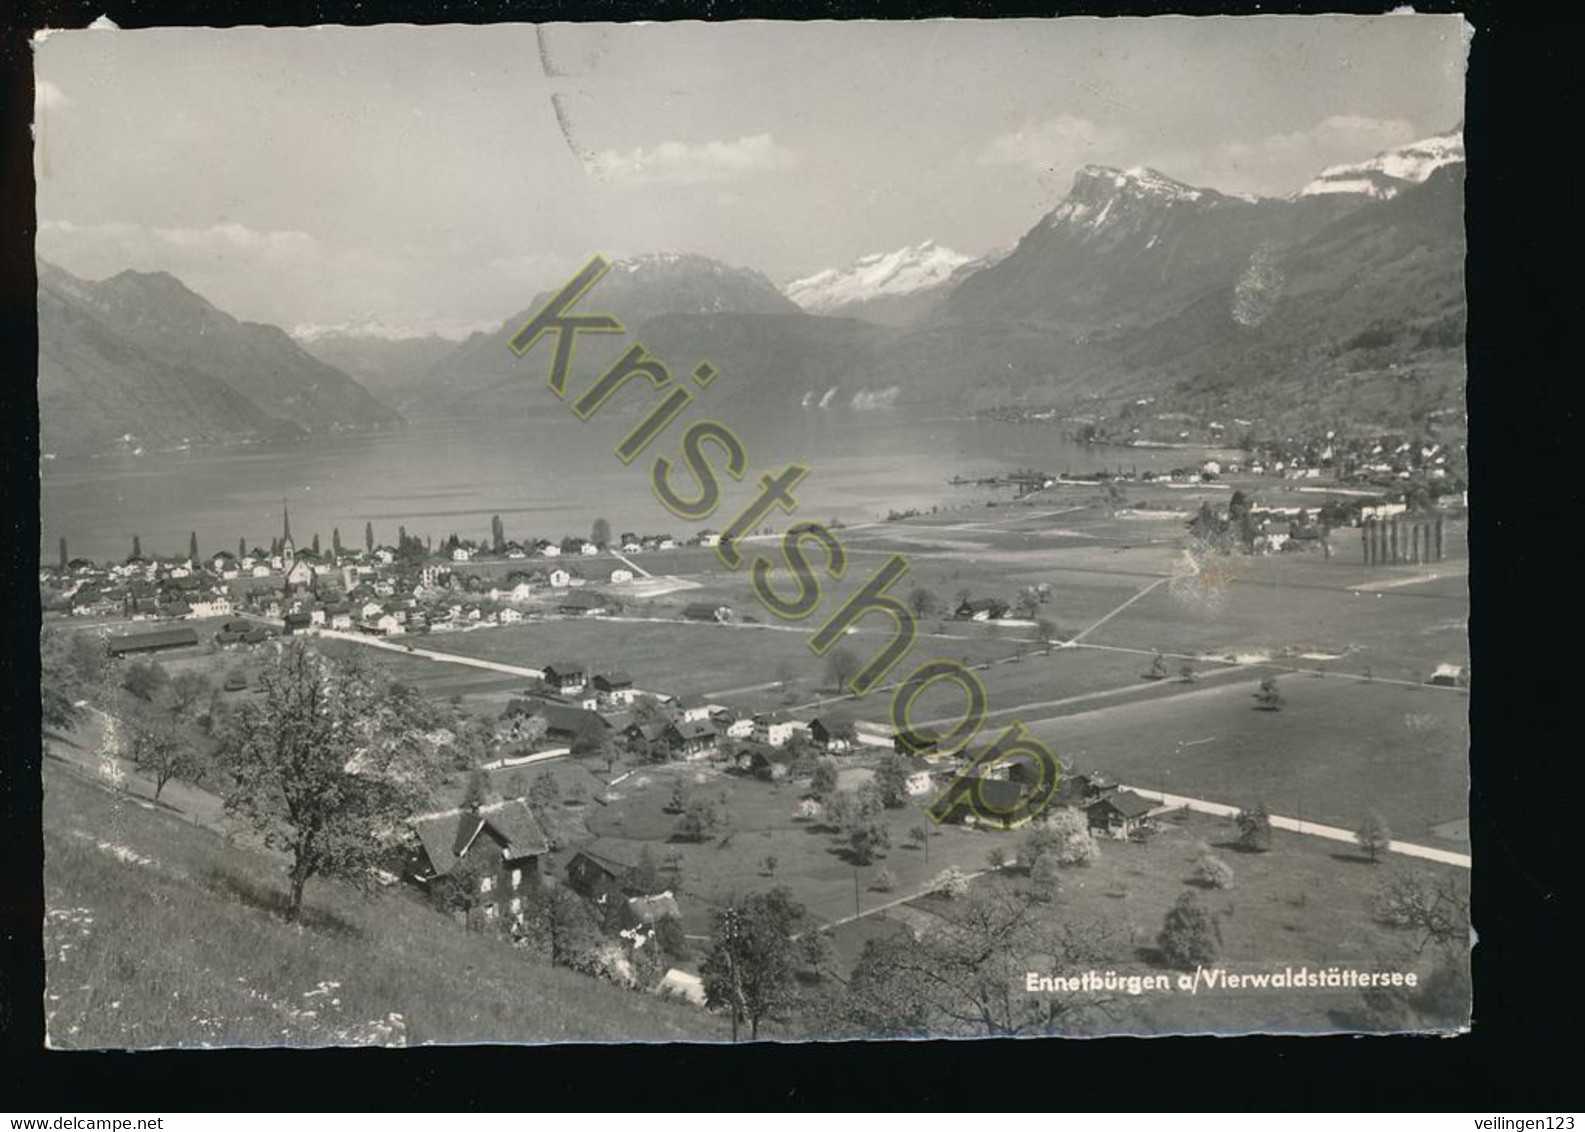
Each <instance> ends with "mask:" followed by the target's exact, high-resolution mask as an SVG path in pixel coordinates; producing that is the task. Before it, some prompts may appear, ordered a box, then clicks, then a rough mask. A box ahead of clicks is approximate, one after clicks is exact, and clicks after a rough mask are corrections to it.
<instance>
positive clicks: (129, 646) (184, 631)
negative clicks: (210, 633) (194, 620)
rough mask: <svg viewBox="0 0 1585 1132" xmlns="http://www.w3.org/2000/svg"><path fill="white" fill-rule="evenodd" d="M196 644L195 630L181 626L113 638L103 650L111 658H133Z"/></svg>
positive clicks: (196, 634)
mask: <svg viewBox="0 0 1585 1132" xmlns="http://www.w3.org/2000/svg"><path fill="white" fill-rule="evenodd" d="M197 643H198V633H197V631H196V630H194V629H192V628H189V627H187V626H183V627H181V628H176V629H156V630H154V631H153V632H152V633H133V634H130V635H128V636H125V637H116V638H113V639H112V640H111V641H110V642H109V643H108V644H107V645H106V646H105V648H106V649H107V651H108V652H109V653H110V655H111V656H112V657H122V656H135V655H138V654H141V653H151V652H164V651H166V650H167V649H184V648H190V647H192V646H194V645H196V644H197Z"/></svg>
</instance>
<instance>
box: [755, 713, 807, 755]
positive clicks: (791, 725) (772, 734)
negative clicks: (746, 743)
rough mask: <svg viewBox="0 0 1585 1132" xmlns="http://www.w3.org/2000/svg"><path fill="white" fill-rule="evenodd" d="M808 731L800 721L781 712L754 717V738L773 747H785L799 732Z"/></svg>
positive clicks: (805, 725)
mask: <svg viewBox="0 0 1585 1132" xmlns="http://www.w3.org/2000/svg"><path fill="white" fill-rule="evenodd" d="M807 729H808V724H806V723H804V722H803V721H802V720H800V719H789V718H787V717H786V716H784V715H782V714H781V713H780V712H761V713H760V714H759V715H756V716H755V717H754V738H755V739H756V740H757V741H758V742H761V743H766V744H769V745H770V746H772V747H780V746H783V745H784V744H785V743H786V742H787V741H788V740H789V739H791V738H792V737H793V736H794V735H795V734H797V733H798V732H799V731H805V730H807Z"/></svg>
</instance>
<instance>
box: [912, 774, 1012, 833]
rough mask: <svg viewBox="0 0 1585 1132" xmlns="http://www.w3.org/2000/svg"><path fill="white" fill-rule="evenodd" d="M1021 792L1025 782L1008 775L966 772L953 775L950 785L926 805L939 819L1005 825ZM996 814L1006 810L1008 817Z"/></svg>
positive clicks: (967, 823) (942, 820)
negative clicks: (1004, 817)
mask: <svg viewBox="0 0 1585 1132" xmlns="http://www.w3.org/2000/svg"><path fill="white" fill-rule="evenodd" d="M1024 793H1025V788H1024V786H1023V785H1022V784H1021V783H1018V782H1013V781H1011V780H1010V779H1006V778H982V777H977V776H974V775H969V776H967V777H964V778H959V779H956V780H955V781H954V784H953V787H952V788H951V789H949V790H948V791H947V792H946V793H944V794H942V795H941V797H939V798H937V799H936V800H935V801H934V802H932V803H931V804H930V806H929V807H928V808H929V810H930V814H931V816H932V817H934V818H935V819H936V821H938V822H957V823H962V824H964V825H985V826H990V827H991V828H1008V827H1009V826H1010V825H1011V824H1012V823H1011V820H1010V819H1011V818H1012V815H1013V814H1014V811H1016V809H1017V807H1018V803H1019V802H1021V801H1023V798H1024ZM971 795H972V797H971ZM998 814H1007V815H1008V819H1003V818H1000V817H999V816H998Z"/></svg>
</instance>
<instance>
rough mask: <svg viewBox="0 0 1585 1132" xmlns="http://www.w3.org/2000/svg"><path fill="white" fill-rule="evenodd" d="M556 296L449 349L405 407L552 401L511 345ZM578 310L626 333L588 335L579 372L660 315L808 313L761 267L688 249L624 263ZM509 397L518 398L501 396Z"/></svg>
mask: <svg viewBox="0 0 1585 1132" xmlns="http://www.w3.org/2000/svg"><path fill="white" fill-rule="evenodd" d="M554 293H555V292H554V291H545V292H544V293H542V294H540V295H538V296H536V297H535V298H534V300H533V302H531V303H529V304H528V305H527V306H526V307H524V308H523V310H521V311H520V312H518V313H517V314H515V315H513V316H512V317H511V318H509V319H507V320H506V321H505V322H503V323H501V325H500V326H499V327H498V328H496V329H495V330H493V331H489V332H480V333H477V334H474V335H472V336H471V337H469V338H468V339H467V340H466V341H464V342H462V343H461V344H459V345H458V346H456V347H455V348H454V349H452V350H451V351H450V352H448V353H447V354H445V355H444V356H443V357H441V358H440V359H439V360H438V361H437V362H436V363H435V365H434V366H433V368H432V370H431V372H430V376H429V379H428V381H427V384H426V387H425V388H424V390H423V391H422V392H421V393H417V394H415V396H414V398H413V399H412V400H411V401H410V402H404V404H406V405H409V406H410V407H411V409H412V411H413V412H415V413H431V414H433V413H445V414H451V415H460V416H474V415H481V414H482V415H495V414H496V413H499V412H500V411H502V410H503V409H511V408H513V407H535V406H543V405H545V404H547V403H548V400H549V398H550V397H551V394H550V393H549V391H548V390H547V389H546V386H545V382H544V379H543V377H542V376H541V375H542V374H543V372H544V364H548V363H543V364H536V363H534V362H532V361H525V360H523V359H520V358H518V357H517V356H516V355H515V354H513V352H512V350H511V348H510V347H509V346H508V345H507V343H508V341H509V340H510V339H511V337H512V335H513V334H515V333H516V332H517V331H518V330H519V329H520V328H521V327H522V326H523V324H524V323H526V322H527V321H528V320H529V319H530V318H531V317H532V316H533V315H534V314H535V312H536V311H538V310H539V309H540V307H542V306H543V305H544V304H545V303H546V302H547V301H548V300H549V299H550V298H551V296H552V295H553V294H554ZM578 309H579V310H583V311H590V312H605V313H609V314H612V315H614V316H615V317H616V318H617V319H618V320H619V321H620V322H621V323H622V325H623V327H624V328H625V329H626V330H627V333H626V334H624V335H601V336H598V337H595V336H589V335H584V336H582V337H581V338H580V339H579V341H578V353H577V362H576V369H575V372H576V373H577V374H584V373H591V374H592V373H596V372H598V369H599V368H600V367H602V366H604V365H608V364H609V363H610V362H611V361H613V360H615V358H616V357H618V356H619V355H620V354H621V352H622V351H623V350H625V349H627V348H628V347H629V346H631V345H632V343H633V341H634V340H635V339H638V340H643V341H646V342H647V339H645V329H646V327H647V325H648V324H649V323H650V322H651V321H653V320H656V319H660V318H662V317H667V316H682V317H684V318H694V319H698V320H701V321H700V325H705V326H711V325H725V324H729V323H731V322H732V320H733V318H734V317H736V316H744V317H748V318H749V319H750V320H751V321H752V320H754V319H761V320H769V321H770V322H772V323H773V322H775V320H777V319H794V320H802V319H807V318H809V317H810V316H808V315H805V314H804V313H803V311H801V310H800V309H799V308H798V306H797V304H796V303H794V302H793V301H792V300H791V299H788V298H787V297H786V296H785V295H783V294H782V293H781V292H780V291H778V290H777V289H776V286H775V284H773V283H772V282H771V281H770V280H769V279H767V278H766V277H765V276H764V275H762V274H760V273H759V272H757V271H750V270H747V269H745V268H740V267H732V266H730V265H728V264H724V263H721V262H719V261H717V260H713V259H709V258H707V257H705V256H701V255H691V254H682V253H663V254H659V255H645V256H638V257H635V258H632V259H624V260H618V261H617V262H616V263H614V264H612V266H611V269H610V270H609V271H608V272H607V273H606V274H605V275H604V276H603V277H602V278H601V279H600V281H599V282H598V283H596V284H595V285H594V287H593V288H592V289H591V290H590V292H589V294H588V295H587V296H586V297H585V298H584V300H583V301H582V302H581V303H580V304H579V306H578ZM705 352H707V350H705V349H703V348H701V350H698V351H694V352H693V353H694V356H693V357H691V358H684V357H683V356H682V355H681V354H672V355H666V360H667V361H668V362H670V363H672V364H674V365H675V366H677V367H682V366H684V365H692V364H693V363H694V362H696V361H697V360H698V359H699V357H701V356H703V355H704V353H705ZM508 396H509V397H511V398H513V400H512V401H503V397H508Z"/></svg>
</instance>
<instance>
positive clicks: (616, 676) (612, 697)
mask: <svg viewBox="0 0 1585 1132" xmlns="http://www.w3.org/2000/svg"><path fill="white" fill-rule="evenodd" d="M594 690H595V691H596V692H598V693H599V694H600V698H601V699H602V700H604V701H605V702H606V703H608V704H616V705H622V706H625V705H627V704H630V703H632V702H633V701H634V700H635V699H637V698H638V689H637V688H635V687H633V678H632V677H631V676H629V675H628V674H627V673H626V672H602V673H599V674H597V675H596V676H595V678H594Z"/></svg>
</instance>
